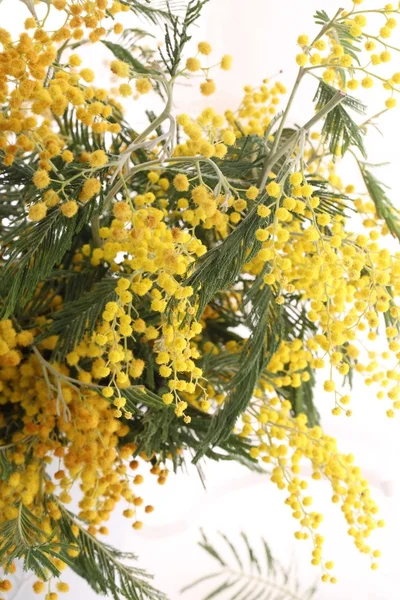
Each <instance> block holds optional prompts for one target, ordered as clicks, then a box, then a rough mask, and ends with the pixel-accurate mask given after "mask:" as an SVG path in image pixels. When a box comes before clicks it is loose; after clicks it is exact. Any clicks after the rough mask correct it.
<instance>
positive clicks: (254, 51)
mask: <svg viewBox="0 0 400 600" xmlns="http://www.w3.org/2000/svg"><path fill="white" fill-rule="evenodd" d="M344 4H347V7H350V3H345V2H344V1H343V3H342V5H344ZM382 4H383V2H382ZM15 5H16V2H15V0H4V3H3V4H2V5H1V8H0V16H1V22H2V25H4V26H5V27H8V28H11V27H13V28H14V27H15V28H16V27H17V22H20V21H21V18H22V17H24V18H25V16H27V13H25V7H24V6H23V5H18V6H17V9H18V14H12V13H11V11H10V9H11V8H13V9H15ZM321 5H322V6H321ZM364 5H365V7H366V8H371V7H375V6H376V5H377V2H375V0H373V1H372V0H371V1H368V0H367V1H366V2H365V3H364ZM338 6H339V5H338V3H337V2H336V1H331V0H329V1H327V0H323V1H322V0H320V1H319V2H316V1H314V0H302V1H301V2H298V1H295V0H279V1H277V0H246V1H244V0H211V1H210V3H209V5H208V6H207V8H206V10H205V11H204V16H203V18H202V20H201V22H200V24H199V27H198V28H197V29H196V30H194V32H193V35H194V41H196V42H197V41H200V40H202V39H206V40H208V41H209V42H210V43H211V44H212V46H213V48H214V50H215V52H214V54H213V57H216V58H215V62H217V60H218V58H219V57H220V56H221V55H222V54H224V53H230V54H232V55H233V57H234V68H233V70H232V71H231V72H229V73H223V72H218V74H217V73H215V79H216V81H217V85H218V91H217V93H216V94H215V96H213V97H212V98H211V99H206V100H205V99H204V98H202V97H201V96H200V95H199V94H198V92H197V84H195V86H194V88H189V87H186V86H181V87H180V88H179V89H178V94H179V96H180V99H179V103H178V104H177V106H176V108H177V111H178V110H179V111H185V112H189V113H191V114H197V112H198V111H199V110H200V109H201V107H203V106H206V105H213V106H214V107H215V108H216V109H217V110H220V111H221V112H222V111H223V110H225V109H226V108H233V109H234V108H236V106H237V105H238V102H239V101H240V98H241V96H242V88H243V85H245V84H251V85H258V84H259V83H260V82H261V80H262V79H263V78H264V77H266V76H267V77H270V76H272V75H274V74H276V73H277V72H278V71H279V70H281V69H282V71H283V73H282V74H281V75H280V76H279V78H280V80H282V81H283V82H284V83H285V84H286V85H287V86H288V87H290V85H291V84H292V82H293V80H294V77H295V73H296V70H297V67H296V65H295V62H294V56H295V54H296V53H297V52H298V49H297V47H296V39H297V36H298V34H300V33H310V34H312V33H314V32H315V26H314V25H313V20H312V15H313V13H314V11H315V9H317V8H321V7H322V8H324V9H325V10H327V11H328V12H329V13H332V14H333V13H334V12H335V11H336V9H337V8H338ZM124 18H125V17H124ZM374 27H375V29H376V26H375V25H374ZM399 30H400V27H399ZM393 40H395V41H397V42H399V40H400V31H396V35H395V36H393V38H391V40H390V41H391V43H393ZM96 52H97V46H96ZM94 56H95V53H94V52H93V50H90V49H89V50H88V51H87V52H86V54H85V53H84V54H83V57H84V59H85V63H86V64H85V66H92V64H93V58H94ZM211 62H214V61H213V59H212V61H211ZM390 69H391V71H390V72H394V71H400V55H397V56H395V57H394V60H393V64H391V65H390ZM100 83H101V82H100ZM313 90H314V84H313V83H312V85H311V86H307V85H305V87H304V90H303V91H302V92H301V94H300V95H299V100H298V102H297V103H296V105H295V107H294V110H293V117H292V120H293V122H296V123H302V122H304V121H306V120H307V119H308V118H309V117H310V116H311V115H312V105H311V98H312V95H313ZM384 98H385V93H384V92H383V91H382V90H381V89H380V87H378V86H377V87H376V88H374V89H373V90H370V91H369V93H368V94H367V95H366V97H365V100H366V101H367V102H368V104H369V110H368V115H372V114H374V113H375V112H377V111H378V110H379V109H380V108H381V107H382V103H383V101H384ZM147 103H148V100H147V99H141V100H140V101H139V102H138V103H136V104H135V105H134V106H131V107H129V112H130V114H131V116H132V121H133V122H135V123H140V122H143V121H142V117H141V110H142V108H143V107H145V106H146V104H147ZM399 122H400V118H399V112H398V110H395V111H392V112H391V113H390V115H389V116H388V115H384V116H383V118H382V121H381V130H382V132H383V134H384V137H380V136H379V135H378V134H372V135H371V139H370V140H369V143H368V148H369V150H370V160H371V162H379V163H381V162H386V161H391V163H392V167H390V168H385V169H382V170H381V174H382V177H385V180H386V181H387V182H388V183H389V184H390V185H391V186H392V187H393V190H392V199H393V201H394V202H395V204H396V205H397V206H398V203H399V201H398V194H399V189H400V186H399V183H398V170H399V149H398V148H399ZM346 170H347V167H345V171H346ZM349 182H352V179H351V176H350V178H349ZM360 191H362V190H360ZM316 398H317V402H318V406H319V408H320V411H321V413H322V415H323V426H324V428H325V430H326V431H328V432H329V433H331V434H332V435H335V436H336V437H337V438H338V440H339V444H340V447H341V448H342V449H343V451H352V452H353V453H354V454H355V456H356V461H357V462H358V464H360V465H361V466H362V467H363V470H364V473H365V474H366V476H367V477H368V478H369V480H370V483H371V486H372V488H373V494H374V496H375V498H376V500H377V501H378V503H379V505H380V507H381V513H382V517H383V518H385V520H386V522H387V527H386V529H385V530H383V531H382V532H379V534H378V535H376V536H375V539H376V546H377V547H379V548H381V549H382V551H383V557H382V559H381V568H380V570H379V571H377V572H371V571H370V569H369V564H368V560H367V559H366V558H365V557H361V556H359V554H358V552H357V550H356V549H355V548H354V546H353V545H352V542H351V539H350V538H349V537H348V536H347V535H346V528H347V527H346V524H345V522H344V520H343V519H342V515H341V512H340V510H339V509H338V508H337V506H334V505H332V504H330V501H329V500H330V496H331V494H330V490H329V487H328V485H327V484H325V483H322V482H318V484H317V485H315V486H313V496H314V499H315V507H316V509H317V510H318V509H322V512H324V514H325V516H326V519H325V522H324V523H323V527H322V529H321V533H323V534H324V535H325V537H326V540H327V541H326V549H327V552H326V553H327V556H328V557H329V558H333V559H334V560H335V564H336V574H337V576H338V578H339V583H338V584H337V586H327V585H322V584H321V585H320V589H319V592H318V594H317V596H316V597H317V598H318V599H320V600H333V599H335V600H336V599H339V598H340V599H341V600H351V599H357V600H397V599H398V598H399V597H400V593H399V590H398V539H399V535H400V522H399V518H398V510H397V508H398V504H399V501H400V487H399V482H400V469H399V466H398V456H399V449H400V448H399V446H400V442H399V435H398V432H399V421H398V418H397V419H395V420H393V421H390V420H388V419H387V417H386V416H385V411H386V409H387V408H388V406H385V405H384V403H382V402H379V401H378V400H376V398H375V394H374V392H373V391H371V390H370V389H369V388H364V387H363V386H362V385H361V384H360V382H359V381H358V382H356V386H355V389H354V390H353V406H352V408H353V417H352V418H351V419H345V418H334V417H332V416H331V415H330V410H331V408H332V405H331V399H330V397H329V396H328V395H327V394H325V393H324V392H323V391H322V390H321V389H320V388H318V390H317V393H316ZM203 468H204V470H205V472H206V476H207V491H204V489H203V488H202V485H201V482H200V479H199V477H198V476H197V474H196V471H195V470H194V469H189V473H187V474H185V473H178V474H177V475H176V476H174V475H171V476H170V478H169V481H168V484H167V485H166V486H164V487H159V486H157V485H156V484H155V483H154V481H153V478H152V477H150V476H149V477H147V480H149V481H148V484H147V485H145V487H144V489H143V495H144V497H145V499H146V501H147V502H150V503H152V504H153V505H155V507H156V512H155V513H153V515H150V516H148V517H147V518H146V526H145V528H144V529H143V530H142V531H141V532H136V531H133V530H132V529H131V528H130V527H129V525H128V521H126V520H125V519H123V518H122V517H121V518H120V517H118V516H117V515H116V516H115V518H113V520H112V521H111V523H110V530H111V535H110V537H109V538H108V541H110V543H112V544H114V545H116V546H117V547H119V548H121V549H124V550H126V551H133V552H136V553H137V554H138V555H139V556H140V562H139V564H140V566H142V567H144V568H146V569H148V570H149V571H150V572H153V573H154V574H155V583H156V585H157V586H159V587H160V588H161V589H163V590H164V591H165V592H167V593H168V595H169V598H170V599H171V600H178V599H179V598H185V597H186V598H188V599H189V600H197V599H200V598H202V597H203V594H201V593H200V591H198V592H197V591H195V590H194V591H191V592H189V593H188V594H186V595H184V596H181V595H180V593H179V590H180V588H181V587H182V586H184V585H185V584H187V583H189V582H190V581H192V580H193V579H195V578H196V577H198V576H200V575H201V574H206V573H208V572H211V571H212V570H213V569H214V567H215V565H214V564H213V563H212V561H210V560H209V559H208V558H207V557H206V556H205V554H204V553H203V551H201V550H200V549H198V548H197V547H196V541H197V540H198V539H199V528H200V527H202V528H204V529H205V531H206V532H207V533H208V534H209V535H210V537H214V539H215V533H216V532H217V531H218V530H221V531H223V532H225V533H227V534H228V535H229V536H231V537H232V539H234V540H236V541H238V535H239V532H240V531H241V530H245V531H246V532H247V533H248V535H249V537H250V539H251V540H252V541H253V542H254V544H255V545H257V540H258V539H259V537H260V536H264V537H265V538H266V539H267V540H268V543H269V544H270V546H271V548H272V550H273V553H274V555H275V556H276V557H277V558H278V559H279V560H280V561H281V562H282V564H284V565H286V566H287V565H288V564H289V562H290V560H291V559H292V558H294V561H295V562H296V563H297V565H298V571H299V578H300V580H301V582H302V583H305V584H307V583H311V582H313V581H314V580H316V579H318V576H319V574H318V570H317V569H316V568H315V567H311V565H310V562H309V559H310V547H309V546H307V543H305V542H296V541H295V540H294V538H293V531H294V528H295V523H294V522H293V520H292V517H291V514H290V513H291V511H290V510H289V509H288V508H287V507H285V506H284V505H283V499H284V497H285V492H283V493H282V492H279V491H277V490H276V488H275V487H274V486H273V485H272V484H270V483H269V482H268V478H267V476H265V477H264V476H259V475H254V474H252V473H249V472H248V471H246V470H245V469H243V468H241V467H239V466H236V465H230V464H225V463H221V464H211V463H207V464H205V465H203ZM147 480H146V481H147ZM66 580H67V581H68V582H69V583H70V585H71V588H72V592H71V597H77V598H85V600H94V598H96V596H95V594H94V593H93V592H92V591H91V590H89V589H88V588H87V586H86V585H85V584H84V583H82V582H80V581H79V580H78V579H77V578H75V577H74V576H71V575H69V574H68V575H67V576H66ZM29 588H30V585H27V586H24V589H23V590H22V589H21V593H20V595H19V596H18V597H19V598H24V600H31V598H34V597H36V596H34V595H33V594H31V592H30V589H29ZM228 598H229V596H228Z"/></svg>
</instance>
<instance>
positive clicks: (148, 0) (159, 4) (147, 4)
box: [120, 0, 185, 25]
mask: <svg viewBox="0 0 400 600" xmlns="http://www.w3.org/2000/svg"><path fill="white" fill-rule="evenodd" d="M120 1H121V4H125V5H126V6H129V8H130V10H131V11H132V13H133V14H134V15H136V16H137V17H139V18H141V19H144V20H147V21H149V22H150V23H153V25H160V24H162V23H163V22H165V21H170V20H171V16H172V11H174V13H175V12H179V11H180V10H181V9H182V7H184V6H185V2H183V1H182V0H141V1H139V0H120Z"/></svg>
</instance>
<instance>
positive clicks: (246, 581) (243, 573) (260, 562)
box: [181, 531, 317, 600]
mask: <svg viewBox="0 0 400 600" xmlns="http://www.w3.org/2000/svg"><path fill="white" fill-rule="evenodd" d="M201 536H202V539H201V541H200V542H199V546H200V547H201V548H202V549H203V550H204V551H205V552H206V553H207V554H208V555H209V556H210V557H211V558H212V559H213V560H214V561H215V562H216V563H217V564H218V570H217V571H215V572H213V573H210V574H208V575H205V576H203V577H200V578H199V579H197V580H196V581H193V582H192V583H190V584H189V585H187V586H185V587H184V588H183V589H182V590H181V591H182V592H188V591H191V590H193V588H197V587H199V586H202V587H203V588H204V587H205V586H204V585H203V584H206V583H209V582H211V581H213V584H214V585H215V586H216V587H214V588H212V589H211V591H208V593H207V592H206V595H204V596H203V600H211V598H213V599H217V598H218V599H220V600H261V599H262V600H285V599H287V600H289V599H290V600H311V598H313V597H314V595H315V592H316V591H317V588H316V586H315V585H314V586H311V587H310V588H308V589H306V590H304V591H301V590H300V584H299V582H298V581H297V577H296V573H295V572H294V569H293V568H292V567H289V568H283V567H281V566H280V565H279V563H278V562H277V561H276V560H275V559H274V558H273V555H272V553H271V550H270V548H269V546H268V544H267V542H266V541H265V540H264V539H263V538H261V544H260V546H261V549H260V551H259V553H257V552H256V551H255V550H254V548H253V547H252V545H251V544H250V540H249V538H248V536H247V534H246V533H245V532H242V533H241V534H240V537H241V541H242V546H241V547H240V548H239V547H237V546H236V545H235V544H234V543H233V542H232V540H230V539H229V538H228V537H227V536H226V535H225V534H223V533H221V532H219V537H220V540H221V542H222V543H221V548H222V550H221V549H220V548H219V546H218V547H217V545H216V544H214V543H213V542H211V541H210V540H209V539H208V538H207V536H206V535H205V533H204V532H203V531H201ZM222 544H223V545H222ZM208 587H209V586H208Z"/></svg>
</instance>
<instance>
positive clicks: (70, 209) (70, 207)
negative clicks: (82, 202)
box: [60, 200, 78, 219]
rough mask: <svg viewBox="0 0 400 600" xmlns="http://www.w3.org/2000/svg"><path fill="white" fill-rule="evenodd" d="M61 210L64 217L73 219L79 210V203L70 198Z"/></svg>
mask: <svg viewBox="0 0 400 600" xmlns="http://www.w3.org/2000/svg"><path fill="white" fill-rule="evenodd" d="M60 210H61V212H62V214H63V215H64V217H68V218H69V219H71V218H72V217H73V216H74V215H76V213H77V212H78V204H77V203H76V202H75V200H68V201H67V202H64V203H63V204H62V205H61V208H60Z"/></svg>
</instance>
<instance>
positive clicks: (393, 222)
mask: <svg viewBox="0 0 400 600" xmlns="http://www.w3.org/2000/svg"><path fill="white" fill-rule="evenodd" d="M357 162H358V166H359V168H360V171H361V175H362V178H363V180H364V183H365V186H366V188H367V190H368V194H369V196H370V198H371V200H372V202H373V203H374V204H375V208H376V213H377V215H378V217H379V218H380V219H383V220H384V221H385V223H386V225H387V226H388V229H389V231H390V233H391V234H392V235H393V236H394V237H396V238H397V239H399V240H400V213H399V210H398V209H397V208H396V207H395V206H394V205H393V203H392V202H391V200H390V199H389V198H388V196H387V194H386V190H388V189H389V188H388V186H387V185H385V184H384V183H382V182H381V181H379V179H377V178H376V177H375V175H374V174H373V173H372V171H371V170H370V167H371V165H369V164H368V163H365V162H361V161H357Z"/></svg>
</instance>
